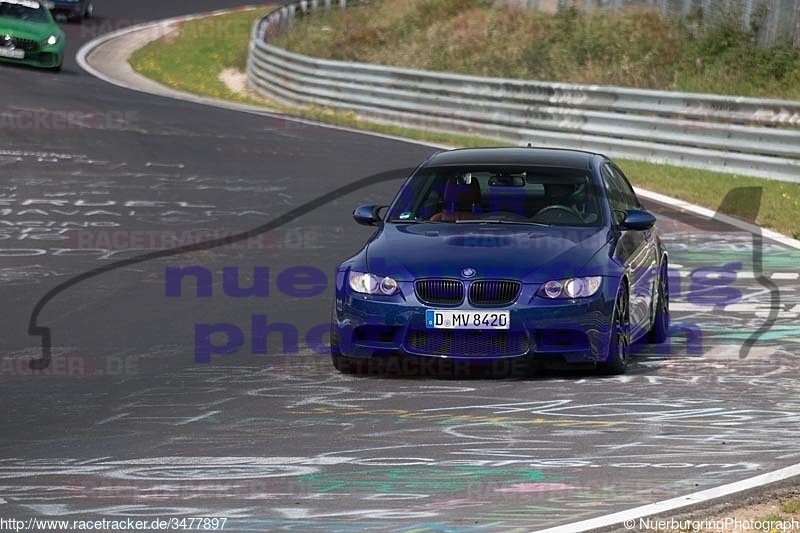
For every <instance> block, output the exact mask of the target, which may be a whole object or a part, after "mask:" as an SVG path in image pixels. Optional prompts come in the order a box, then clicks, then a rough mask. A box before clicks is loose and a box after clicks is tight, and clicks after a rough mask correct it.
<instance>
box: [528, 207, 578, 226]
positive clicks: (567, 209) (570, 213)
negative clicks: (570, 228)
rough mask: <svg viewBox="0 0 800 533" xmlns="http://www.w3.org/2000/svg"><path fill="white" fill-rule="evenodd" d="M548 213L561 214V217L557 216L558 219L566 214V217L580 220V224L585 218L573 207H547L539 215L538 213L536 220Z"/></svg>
mask: <svg viewBox="0 0 800 533" xmlns="http://www.w3.org/2000/svg"><path fill="white" fill-rule="evenodd" d="M548 212H552V213H559V215H557V218H560V217H561V216H562V214H566V215H568V216H570V217H572V218H574V219H576V220H578V221H579V222H583V217H582V216H581V214H580V213H578V212H577V211H576V210H575V209H573V208H571V207H568V206H566V205H550V206H547V207H545V208H544V209H542V210H541V211H539V212H538V213H536V216H535V217H534V218H539V217H540V216H541V215H542V214H546V213H548Z"/></svg>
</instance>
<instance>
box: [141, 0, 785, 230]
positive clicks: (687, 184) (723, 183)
mask: <svg viewBox="0 0 800 533" xmlns="http://www.w3.org/2000/svg"><path fill="white" fill-rule="evenodd" d="M403 2H406V3H407V1H406V0H403ZM403 2H400V3H403ZM265 10H266V8H260V9H255V10H249V11H239V12H234V13H230V14H226V15H218V16H216V17H209V18H205V19H199V20H196V21H190V22H186V23H184V24H182V25H180V26H179V27H178V29H177V31H176V32H175V33H172V34H170V35H167V36H164V37H161V38H160V39H157V40H155V41H153V42H151V43H150V44H148V45H146V46H145V47H144V48H142V49H140V50H138V51H137V52H135V53H134V54H133V56H132V57H131V60H130V61H131V65H132V66H133V68H134V69H135V70H137V71H138V72H140V73H141V74H143V75H145V76H148V77H150V78H152V79H154V80H155V81H158V82H160V83H162V84H164V85H166V86H168V87H172V88H174V89H178V90H182V91H186V92H189V93H193V94H197V95H200V96H207V97H213V98H221V99H226V100H232V101H236V102H243V103H249V104H258V105H265V106H267V107H269V108H271V109H273V110H276V111H280V112H284V113H287V114H289V115H293V116H298V117H302V118H306V119H312V120H316V121H319V122H322V123H331V124H335V125H338V126H344V127H352V128H357V129H363V130H367V131H374V132H379V133H384V134H388V135H396V136H398V137H407V138H410V139H416V140H421V141H427V142H434V143H441V144H447V145H451V146H464V147H475V146H498V145H501V144H507V143H502V142H499V141H497V140H492V139H482V138H479V137H474V136H469V135H454V134H446V133H438V132H432V131H425V130H419V129H415V128H404V127H399V126H390V125H382V124H376V123H373V122H369V121H366V120H362V119H359V118H358V117H357V116H356V115H355V114H353V113H347V112H337V111H333V110H330V109H323V108H316V107H312V108H308V109H296V108H289V107H286V106H281V105H279V104H276V103H271V102H266V101H264V100H262V99H259V98H257V97H255V96H252V95H249V94H246V93H245V94H243V93H237V92H234V91H232V90H231V89H229V88H228V87H227V86H226V85H225V84H224V83H223V82H222V81H220V79H219V74H220V72H222V71H223V70H224V69H229V68H234V69H237V70H240V71H243V70H244V69H245V63H246V59H247V50H248V43H249V38H250V27H251V26H252V23H253V22H254V21H255V20H256V19H257V18H258V17H259V16H260V15H261V14H263V13H264V11H265ZM209 28H218V30H217V31H220V30H219V28H234V29H235V30H234V31H230V30H229V31H230V36H229V38H225V39H208V38H205V37H206V35H207V33H208V32H209V31H210V30H209ZM618 162H619V164H620V166H621V167H622V168H623V170H625V172H626V173H627V174H628V177H629V178H630V179H631V181H632V182H633V183H634V184H635V185H637V186H639V187H642V188H645V189H650V190H653V191H656V192H660V193H663V194H667V195H670V196H673V197H676V198H680V199H682V200H686V201H689V202H692V203H694V204H698V205H701V206H703V207H707V208H709V209H717V208H718V207H719V204H720V202H721V201H722V199H723V198H724V197H725V195H726V194H727V193H728V192H729V191H730V190H731V189H734V188H736V187H762V189H763V193H762V201H761V210H760V212H759V215H758V218H757V219H756V222H757V223H758V224H760V225H761V226H764V227H769V228H773V229H775V230H777V231H779V232H781V233H784V234H786V235H789V236H792V237H794V238H800V215H799V213H800V184H794V183H783V182H778V181H772V180H763V179H757V178H750V177H745V176H737V175H731V174H724V173H718V172H708V171H704V170H696V169H687V168H681V167H674V166H669V165H658V164H652V163H644V162H640V161H631V160H618ZM745 212H747V209H746V207H745V206H732V209H731V210H730V211H728V212H726V214H729V215H732V216H742V214H743V213H745Z"/></svg>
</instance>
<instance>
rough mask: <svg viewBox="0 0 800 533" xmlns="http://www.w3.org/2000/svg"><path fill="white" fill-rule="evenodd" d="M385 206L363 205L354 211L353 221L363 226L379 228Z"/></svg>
mask: <svg viewBox="0 0 800 533" xmlns="http://www.w3.org/2000/svg"><path fill="white" fill-rule="evenodd" d="M385 207H387V206H385V205H361V206H358V207H356V209H355V211H353V219H355V221H356V222H358V223H359V224H361V225H362V226H377V225H378V224H380V222H381V215H380V211H381V209H384V208H385Z"/></svg>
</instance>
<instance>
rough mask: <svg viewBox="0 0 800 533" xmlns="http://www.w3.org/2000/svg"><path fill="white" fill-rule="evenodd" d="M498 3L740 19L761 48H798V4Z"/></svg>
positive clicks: (664, 0)
mask: <svg viewBox="0 0 800 533" xmlns="http://www.w3.org/2000/svg"><path fill="white" fill-rule="evenodd" d="M498 3H502V4H508V5H515V6H520V7H526V8H531V9H539V10H542V11H549V12H553V11H556V10H557V9H559V8H563V7H566V6H570V5H575V6H576V7H578V8H580V9H584V10H587V11H588V10H592V9H609V10H616V9H624V8H631V7H640V8H641V7H646V8H652V9H658V10H659V11H660V12H661V13H662V14H664V15H685V14H689V13H692V12H699V13H702V15H703V20H704V21H706V22H711V23H713V22H714V21H715V20H718V19H719V18H721V17H727V16H731V15H736V16H739V17H741V20H742V25H743V26H744V27H745V28H750V27H752V26H756V27H757V28H758V38H759V41H760V42H761V44H764V45H771V44H775V43H778V42H791V43H793V44H794V45H795V46H800V1H798V0H499V1H498Z"/></svg>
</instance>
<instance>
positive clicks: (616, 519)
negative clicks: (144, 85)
mask: <svg viewBox="0 0 800 533" xmlns="http://www.w3.org/2000/svg"><path fill="white" fill-rule="evenodd" d="M240 9H241V8H240ZM228 11H230V10H220V11H213V12H210V13H202V14H197V15H190V16H183V17H174V18H170V19H166V20H162V21H159V22H154V23H147V24H141V25H139V26H133V27H131V28H125V29H123V30H119V31H115V32H111V33H109V34H106V35H103V36H101V37H98V38H97V39H94V40H92V41H90V42H88V43H86V44H85V45H83V46H82V47H81V49H80V50H79V51H78V54H77V61H78V64H79V65H80V66H81V68H83V69H84V70H85V71H87V72H88V73H89V74H91V75H93V76H95V77H97V78H100V79H102V80H104V81H106V82H108V83H111V84H113V85H117V86H120V87H125V88H126V89H131V90H137V91H138V90H139V89H138V88H137V87H134V86H131V85H129V84H126V83H124V82H121V81H119V80H115V79H112V78H109V77H108V76H106V75H105V74H103V73H102V72H99V71H98V70H97V69H95V68H94V67H92V66H91V65H89V64H88V63H87V61H86V57H87V56H88V55H89V53H91V52H92V50H94V49H95V48H97V47H98V46H100V45H101V44H104V43H106V42H108V41H110V40H112V39H115V38H117V37H120V36H122V35H127V34H129V33H132V32H135V31H143V30H149V29H151V28H154V27H157V26H162V27H164V26H167V25H170V24H174V23H177V22H184V21H187V20H193V19H197V18H201V17H206V16H209V15H215V14H222V13H226V12H228ZM155 35H157V33H154V36H155ZM165 89H167V88H165ZM148 92H149V91H148ZM153 94H159V95H160V96H170V97H172V98H176V99H182V100H187V101H191V102H195V103H199V104H203V105H211V106H216V107H222V108H226V109H231V110H235V111H241V112H245V113H255V114H259V115H266V116H270V117H275V118H280V119H282V120H291V121H294V122H298V123H301V124H314V125H315V126H318V127H321V128H328V129H332V130H339V131H348V132H353V133H360V134H363V135H371V136H374V137H381V138H384V139H393V140H397V141H401V142H407V143H412V144H422V145H425V146H431V147H434V148H450V147H448V146H443V145H438V144H433V143H429V142H422V141H414V140H413V139H405V138H402V137H395V136H392V135H385V134H382V133H374V132H369V131H362V130H357V129H354V128H344V127H341V126H335V125H327V124H322V123H319V122H316V121H309V120H303V119H296V118H287V117H286V116H285V115H281V114H279V113H273V112H269V111H265V110H263V109H260V108H257V107H254V106H246V105H237V104H231V103H230V102H225V101H222V100H216V99H211V98H200V97H197V96H195V95H192V94H189V93H183V92H180V91H174V90H171V89H167V90H166V91H165V92H164V93H153ZM636 193H637V194H638V195H640V196H641V197H643V198H647V199H648V200H651V201H653V202H657V203H660V204H663V205H666V206H669V207H671V208H673V209H676V210H679V211H680V210H683V211H688V212H690V213H693V214H695V215H698V216H700V217H703V218H714V219H716V220H719V221H720V222H724V223H725V224H728V225H731V226H733V227H736V228H739V229H742V230H744V231H748V232H750V233H761V235H763V236H764V237H766V238H768V239H770V240H773V241H776V242H778V243H780V244H783V245H785V246H787V247H790V248H794V249H796V250H800V241H798V240H796V239H792V238H790V237H787V236H785V235H781V234H780V233H777V232H775V231H771V230H768V229H763V228H760V227H758V226H756V225H754V224H749V223H747V222H744V221H741V220H738V219H736V218H733V217H731V216H728V215H723V214H721V213H716V212H714V211H712V210H711V209H707V208H705V207H700V206H698V205H694V204H691V203H689V202H686V201H683V200H678V199H677V198H671V197H669V196H666V195H663V194H659V193H656V192H652V191H648V190H646V189H640V188H638V187H637V188H636ZM795 279H796V278H795ZM794 476H800V464H796V465H792V466H788V467H785V468H781V469H780V470H775V471H773V472H769V473H766V474H761V475H758V476H754V477H751V478H748V479H744V480H741V481H736V482H734V483H728V484H727V485H721V486H719V487H714V488H711V489H707V490H702V491H699V492H694V493H692V494H688V495H686V496H679V497H677V498H672V499H670V500H663V501H660V502H656V503H651V504H648V505H643V506H641V507H635V508H633V509H628V510H626V511H621V512H618V513H613V514H609V515H605V516H601V517H598V518H592V519H590V520H583V521H580V522H573V523H571V524H566V525H563V526H558V527H552V528H548V529H543V530H539V531H538V533H580V532H583V531H590V530H592V529H598V528H604V527H610V526H614V525H625V524H626V523H627V524H630V523H631V521H632V523H633V524H634V527H632V528H630V529H636V528H638V526H639V519H640V518H644V517H647V516H652V515H656V514H663V513H666V512H668V511H674V510H676V509H680V508H682V507H687V506H690V505H698V504H702V503H706V502H709V501H711V500H715V499H718V498H722V497H725V496H730V495H732V494H736V493H738V492H741V491H745V490H750V489H754V488H757V487H761V486H764V485H768V484H770V483H775V482H777V481H783V480H785V479H788V478H791V477H794ZM626 527H627V526H626Z"/></svg>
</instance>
